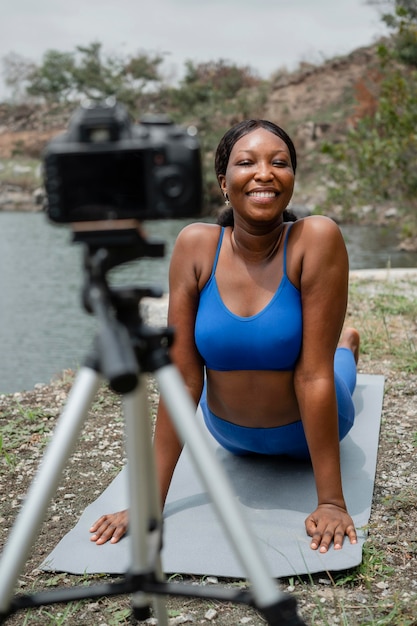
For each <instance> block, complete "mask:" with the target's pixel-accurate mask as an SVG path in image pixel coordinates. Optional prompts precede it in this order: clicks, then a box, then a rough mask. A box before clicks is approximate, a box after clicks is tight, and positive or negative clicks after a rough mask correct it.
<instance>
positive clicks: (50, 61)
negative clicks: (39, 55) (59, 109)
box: [26, 42, 163, 105]
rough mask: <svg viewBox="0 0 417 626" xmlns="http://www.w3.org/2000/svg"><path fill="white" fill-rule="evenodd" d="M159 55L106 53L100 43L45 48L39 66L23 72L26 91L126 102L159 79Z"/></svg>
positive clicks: (50, 97) (55, 98) (58, 98)
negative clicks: (68, 48)
mask: <svg viewBox="0 0 417 626" xmlns="http://www.w3.org/2000/svg"><path fill="white" fill-rule="evenodd" d="M162 61H163V57H161V56H158V55H156V56H153V57H151V56H148V55H146V54H138V55H136V56H130V57H127V58H126V59H123V58H119V57H115V56H111V57H105V56H104V55H103V52H102V45H101V43H99V42H93V43H91V44H90V45H88V46H77V48H76V50H75V52H60V51H58V50H48V51H47V52H46V53H45V54H44V56H43V59H42V64H41V65H40V66H34V67H33V68H32V71H31V72H29V74H28V75H27V76H26V79H27V81H28V86H27V93H28V95H30V96H36V97H40V98H42V99H44V100H46V101H48V102H65V101H67V100H68V99H72V100H79V99H80V98H83V97H87V98H105V97H106V96H110V95H115V96H116V97H118V98H119V99H120V100H121V101H123V102H125V103H126V104H128V105H132V104H133V103H134V102H135V99H136V97H138V96H140V94H141V93H142V92H143V90H144V89H145V87H147V86H148V85H149V83H158V82H160V81H161V80H162V79H161V76H160V75H159V66H160V64H161V63H162Z"/></svg>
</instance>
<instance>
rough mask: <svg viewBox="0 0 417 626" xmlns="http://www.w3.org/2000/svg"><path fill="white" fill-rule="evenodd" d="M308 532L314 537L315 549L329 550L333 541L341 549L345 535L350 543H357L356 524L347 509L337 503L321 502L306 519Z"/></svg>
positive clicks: (337, 548) (312, 544) (313, 546)
mask: <svg viewBox="0 0 417 626" xmlns="http://www.w3.org/2000/svg"><path fill="white" fill-rule="evenodd" d="M305 526H306V531H307V534H308V535H309V536H310V537H312V541H311V543H310V547H311V548H312V549H313V550H317V549H318V550H319V551H320V552H322V553H324V552H327V551H328V549H329V546H330V544H331V542H332V541H333V543H334V549H335V550H341V548H342V546H343V540H344V538H345V535H347V536H348V538H349V540H350V543H357V540H358V539H357V535H356V530H355V525H354V523H353V520H352V518H351V517H350V515H349V513H348V512H347V511H346V509H344V508H342V507H340V506H337V505H335V504H320V505H319V506H318V507H317V509H316V510H315V511H313V513H311V515H309V516H308V517H307V519H306V520H305Z"/></svg>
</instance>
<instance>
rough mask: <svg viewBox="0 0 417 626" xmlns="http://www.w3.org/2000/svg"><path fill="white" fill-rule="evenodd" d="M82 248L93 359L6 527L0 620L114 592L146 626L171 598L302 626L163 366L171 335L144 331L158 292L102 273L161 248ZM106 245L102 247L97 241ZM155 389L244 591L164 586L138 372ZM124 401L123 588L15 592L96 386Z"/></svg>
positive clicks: (176, 379)
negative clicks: (146, 300)
mask: <svg viewBox="0 0 417 626" xmlns="http://www.w3.org/2000/svg"><path fill="white" fill-rule="evenodd" d="M75 240H76V241H77V240H78V241H82V242H84V243H87V248H86V252H85V274H86V282H85V285H84V290H83V300H84V306H85V308H86V309H87V311H89V312H90V313H92V314H94V315H95V316H96V317H97V320H98V326H99V327H98V332H97V335H96V338H95V341H94V346H93V349H92V351H91V354H89V355H88V357H87V359H86V362H85V364H84V366H83V367H82V368H81V369H80V371H79V373H78V374H77V376H76V379H75V381H74V385H73V387H72V389H71V391H70V394H69V396H68V400H67V403H66V405H65V408H64V410H63V412H62V414H61V416H60V418H59V420H58V424H57V427H56V430H55V433H54V436H53V439H52V440H51V442H50V444H49V446H48V448H47V450H46V453H45V455H44V458H43V461H42V463H41V465H40V468H39V470H38V473H37V476H36V478H35V480H34V482H33V483H32V485H31V487H30V489H29V492H28V494H27V498H26V501H25V504H24V506H23V508H22V510H21V512H20V514H19V516H18V518H17V520H16V522H15V524H14V526H13V528H12V531H11V533H10V536H9V539H8V542H7V543H6V546H5V548H4V551H3V554H2V558H1V561H0V623H4V622H5V621H6V619H7V618H8V617H9V616H10V615H11V614H13V613H15V612H16V611H18V610H21V609H27V608H32V607H39V606H45V605H51V604H55V603H60V602H64V603H67V602H72V601H78V600H82V599H92V598H99V597H104V596H112V595H123V594H130V595H131V606H132V619H133V620H135V623H136V620H137V621H141V620H145V619H147V618H148V617H149V615H150V607H151V606H153V608H154V612H155V615H156V617H157V619H158V624H159V626H168V617H167V611H166V608H165V603H164V600H163V596H166V595H176V596H184V597H194V598H202V599H215V600H220V601H227V602H234V603H244V604H248V605H251V606H254V607H256V608H257V609H258V610H259V611H260V613H261V614H262V615H263V616H264V617H265V619H266V621H267V623H268V624H271V625H272V626H275V625H278V624H280V625H281V624H282V625H288V626H302V625H303V624H304V622H302V621H301V620H300V618H299V617H298V615H297V611H296V601H295V599H294V598H292V597H291V596H289V595H288V594H284V593H282V592H280V591H279V590H278V589H277V587H276V585H275V583H274V581H273V580H272V578H271V577H270V575H269V573H268V572H267V569H266V566H265V564H264V561H263V559H262V558H261V555H260V552H259V550H258V547H257V545H256V543H255V541H254V538H253V537H252V534H251V533H250V531H249V528H248V527H247V525H246V523H245V521H244V519H243V518H242V516H241V514H240V510H239V508H238V504H237V502H236V500H235V498H234V496H233V492H232V490H231V487H230V486H229V482H228V480H227V478H226V475H225V473H224V471H223V468H222V467H221V466H220V465H219V462H218V461H217V459H216V457H215V455H214V453H213V452H212V450H211V449H210V447H209V446H208V445H207V444H206V440H205V437H204V432H203V431H202V427H201V426H200V425H199V424H198V422H197V421H196V420H195V410H196V407H195V406H194V403H193V402H192V400H191V398H190V396H189V395H188V392H187V391H186V389H185V387H184V384H183V381H182V378H181V376H180V374H179V372H178V371H177V369H176V368H175V366H174V365H173V364H172V362H171V361H170V357H169V351H168V348H169V346H170V345H171V343H172V341H173V333H172V331H171V330H170V329H169V328H165V329H155V328H151V327H149V326H146V325H145V324H144V323H143V321H142V319H141V315H140V307H139V305H140V301H141V299H142V298H143V297H144V296H151V297H156V296H157V295H161V294H160V293H157V291H156V290H155V289H153V288H147V289H146V288H143V289H142V288H129V287H123V288H111V287H110V286H109V284H108V280H107V272H108V271H109V270H110V269H112V268H113V267H115V266H116V265H119V264H121V263H124V262H126V261H130V260H134V259H137V258H140V257H143V256H162V255H163V244H158V243H151V242H148V241H147V240H146V239H144V238H143V237H142V236H140V235H139V233H138V231H136V230H129V231H126V232H124V231H123V232H122V231H118V232H117V233H114V234H113V236H112V237H111V238H110V239H109V233H108V232H107V233H105V234H103V233H102V232H98V233H89V234H88V237H87V236H85V235H77V234H76V235H75ZM110 240H111V246H108V245H103V241H105V242H106V244H108V242H109V241H110ZM144 373H145V374H148V373H152V374H153V375H154V376H155V379H156V381H157V383H158V386H159V390H160V393H161V397H162V398H163V400H164V402H165V404H166V406H167V408H168V411H169V413H170V416H171V419H172V421H173V423H174V425H175V428H176V430H177V432H178V435H179V437H180V439H181V440H182V441H183V442H184V443H186V445H187V446H188V449H189V452H190V454H191V458H192V461H193V463H194V465H195V468H196V470H197V472H198V474H199V476H200V478H201V480H202V482H203V485H204V486H205V488H206V490H207V492H208V493H209V495H210V497H211V499H212V501H213V504H214V506H215V509H216V511H217V513H218V516H219V518H220V521H221V523H222V525H223V527H224V530H225V532H226V534H227V536H228V538H229V540H230V542H231V544H232V546H233V547H234V549H235V551H236V555H237V557H238V558H239V560H240V562H241V564H242V566H243V568H244V570H245V572H246V573H247V578H248V579H249V581H250V582H251V588H250V589H249V590H247V591H238V592H236V591H234V590H228V589H222V588H219V589H210V588H207V587H204V588H199V587H196V586H194V585H186V584H177V583H168V582H165V581H164V577H163V573H162V567H161V562H160V551H161V547H162V527H163V520H162V513H161V510H160V509H161V507H160V504H159V495H158V488H157V479H156V472H155V461H154V456H153V451H152V429H151V424H150V420H149V418H148V407H147V393H146V385H145V384H144V381H143V380H142V378H143V376H142V374H144ZM102 378H104V379H105V380H107V381H108V383H109V386H110V388H111V389H112V390H113V391H115V392H117V393H120V394H122V398H123V411H124V419H125V430H126V455H127V467H128V481H129V482H128V494H129V509H130V514H129V529H130V534H131V542H132V544H131V545H132V549H131V565H130V569H129V571H128V572H127V573H126V575H125V577H124V578H123V579H122V580H121V581H117V582H110V583H104V584H97V585H90V586H84V585H83V586H75V587H72V588H63V589H54V590H52V591H42V592H36V593H33V594H30V595H15V596H14V595H13V591H14V588H15V586H16V582H17V579H18V576H19V574H20V572H21V570H22V568H23V566H24V564H25V562H26V560H27V558H28V555H29V551H30V549H31V547H32V544H33V543H34V541H35V538H36V535H37V533H38V531H39V528H40V526H41V524H42V521H43V519H44V517H45V514H46V510H47V507H48V504H49V502H50V500H51V499H52V496H53V494H54V493H55V491H56V489H57V487H58V483H59V480H60V475H61V472H62V470H63V469H64V467H65V465H66V462H67V460H68V458H69V456H70V455H71V453H72V450H73V448H74V446H75V444H76V441H77V439H78V436H79V433H80V431H81V427H82V425H83V423H84V421H85V419H86V417H87V413H88V410H89V407H90V406H91V403H92V401H93V399H94V396H95V393H96V391H97V389H98V386H99V384H100V381H101V379H102Z"/></svg>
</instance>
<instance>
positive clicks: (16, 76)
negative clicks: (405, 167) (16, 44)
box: [2, 52, 36, 101]
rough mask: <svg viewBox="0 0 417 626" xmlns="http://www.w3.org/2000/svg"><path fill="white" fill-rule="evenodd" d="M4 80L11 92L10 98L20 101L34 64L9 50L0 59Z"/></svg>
mask: <svg viewBox="0 0 417 626" xmlns="http://www.w3.org/2000/svg"><path fill="white" fill-rule="evenodd" d="M2 66H3V71H2V74H3V76H4V82H5V84H6V86H7V87H9V89H11V92H12V100H14V101H20V100H22V99H23V98H24V95H25V93H26V90H27V86H28V80H29V77H30V76H31V74H32V73H33V72H34V70H35V67H36V66H35V64H34V63H33V62H32V61H29V60H28V59H25V58H24V57H23V56H21V55H20V54H16V53H15V52H10V53H9V54H8V55H6V56H5V57H4V58H3V59H2Z"/></svg>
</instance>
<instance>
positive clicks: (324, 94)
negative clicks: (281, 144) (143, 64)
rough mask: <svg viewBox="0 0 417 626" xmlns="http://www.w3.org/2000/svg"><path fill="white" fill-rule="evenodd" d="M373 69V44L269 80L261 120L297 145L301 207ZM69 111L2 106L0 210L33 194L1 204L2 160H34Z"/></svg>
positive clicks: (61, 126)
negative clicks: (314, 167) (327, 139)
mask: <svg viewBox="0 0 417 626" xmlns="http://www.w3.org/2000/svg"><path fill="white" fill-rule="evenodd" d="M376 64H377V55H376V45H373V46H369V47H364V48H360V49H357V50H355V51H354V52H352V53H351V54H349V55H346V56H342V57H337V58H334V59H331V60H328V61H326V62H325V63H323V64H322V65H318V66H317V65H310V64H308V63H302V64H301V65H300V66H299V68H298V69H297V71H295V72H291V73H290V72H285V71H282V72H279V73H277V75H276V76H275V77H274V78H273V79H272V80H271V81H270V93H269V95H268V97H267V102H266V105H265V110H264V113H263V116H264V117H265V118H267V119H272V120H274V121H276V122H277V123H279V124H280V125H281V126H283V127H284V128H286V129H288V130H289V132H290V134H291V135H292V137H293V139H294V141H295V144H296V147H297V150H298V152H299V155H300V157H301V158H300V165H301V167H300V170H299V176H298V178H299V181H300V182H301V186H302V187H305V188H306V192H305V193H304V196H303V195H301V201H302V202H304V203H306V204H309V203H311V201H312V196H314V195H317V194H318V196H320V188H319V187H318V186H317V176H316V174H315V180H313V181H312V183H311V184H309V173H310V163H311V160H312V159H316V158H317V144H318V142H320V140H321V139H322V138H323V136H325V135H326V136H333V137H335V136H336V137H337V136H338V135H343V133H345V132H346V130H347V128H348V127H349V126H350V125H351V124H352V121H353V120H354V117H355V115H356V110H355V99H354V95H355V90H357V88H358V85H360V84H361V83H364V82H365V81H367V79H368V77H370V76H372V73H373V72H374V68H375V67H376ZM72 111H73V107H68V106H63V105H55V106H49V107H48V106H47V105H39V104H38V105H35V104H31V103H26V104H20V105H18V106H11V105H8V104H0V209H1V208H3V209H4V208H10V206H11V204H13V199H12V201H10V193H12V195H13V194H16V193H18V194H19V193H20V192H21V191H25V192H26V193H27V192H28V191H30V192H32V191H33V189H32V190H29V189H27V187H28V185H26V189H25V190H19V189H12V190H10V188H9V189H8V190H7V194H6V195H7V198H6V200H5V195H4V194H5V193H6V190H5V188H4V180H5V176H3V177H2V160H3V162H4V160H7V159H11V158H12V157H14V156H16V155H19V156H26V157H32V158H34V159H38V158H39V155H40V153H41V151H42V148H43V147H44V145H45V144H46V143H47V141H48V140H49V139H50V138H51V137H52V136H53V135H56V134H57V133H59V132H62V131H63V130H64V129H65V128H66V126H67V123H68V120H69V117H70V115H71V113H72ZM3 169H4V167H3ZM2 180H3V186H2ZM29 186H30V185H29ZM25 195H26V194H25ZM2 198H3V200H2ZM21 204H22V202H21ZM23 204H24V201H23Z"/></svg>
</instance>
